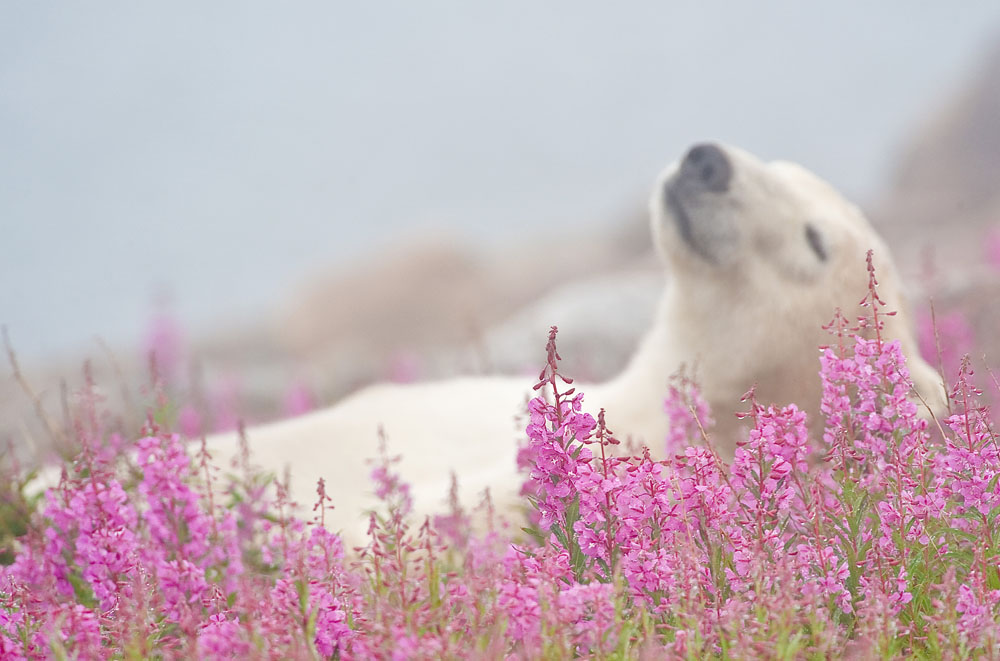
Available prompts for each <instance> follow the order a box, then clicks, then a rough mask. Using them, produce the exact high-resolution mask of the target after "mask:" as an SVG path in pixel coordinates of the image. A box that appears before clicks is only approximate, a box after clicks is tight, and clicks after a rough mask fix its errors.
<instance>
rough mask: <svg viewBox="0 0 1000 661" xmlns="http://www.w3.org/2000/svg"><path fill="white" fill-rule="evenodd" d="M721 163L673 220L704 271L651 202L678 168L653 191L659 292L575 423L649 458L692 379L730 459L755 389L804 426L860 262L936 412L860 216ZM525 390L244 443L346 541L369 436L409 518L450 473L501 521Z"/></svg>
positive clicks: (366, 466) (355, 522) (738, 155)
mask: <svg viewBox="0 0 1000 661" xmlns="http://www.w3.org/2000/svg"><path fill="white" fill-rule="evenodd" d="M724 149H725V152H726V154H727V155H728V157H729V159H730V162H731V163H732V166H733V175H732V181H731V184H730V186H729V190H728V192H726V193H722V194H707V195H704V196H701V197H698V198H693V199H690V200H688V204H687V205H686V206H685V210H686V213H687V214H688V216H689V217H690V218H691V219H692V221H694V229H693V232H694V234H695V239H696V240H697V241H698V243H699V245H700V246H701V248H702V249H703V251H704V252H705V253H706V254H708V255H710V256H711V257H712V259H711V260H710V259H706V257H705V255H704V254H696V252H694V251H692V250H691V246H690V245H689V244H688V243H687V242H685V241H684V239H683V238H682V236H681V235H680V233H679V231H678V227H677V223H676V222H675V221H676V219H675V218H674V217H673V215H672V213H671V211H670V210H669V209H668V207H667V205H666V204H665V203H664V193H663V191H664V186H665V185H667V183H668V182H670V181H671V178H672V177H674V176H675V173H676V172H677V167H676V166H673V167H671V168H668V169H667V171H666V172H665V173H664V174H663V175H662V177H661V179H660V180H659V182H658V183H657V185H656V187H655V189H654V192H653V195H652V199H651V221H652V231H653V237H654V240H655V242H656V244H657V247H658V249H659V250H660V252H661V254H662V255H663V257H664V259H665V262H666V265H667V272H668V277H667V284H666V288H665V291H664V294H663V297H662V299H661V302H660V304H659V308H658V312H657V315H656V320H655V323H654V325H653V328H652V329H651V330H650V331H649V332H648V334H647V335H646V337H645V339H644V340H643V341H642V343H641V344H640V346H639V348H638V350H637V351H636V353H635V355H634V356H633V358H632V360H631V361H630V363H629V365H628V367H627V368H626V369H625V370H624V372H623V373H622V374H621V375H620V376H618V377H617V378H615V379H613V380H611V381H610V382H607V383H604V384H599V385H579V386H578V387H579V388H580V389H581V390H582V391H583V392H585V393H586V400H585V401H586V403H587V405H588V410H591V411H592V412H594V413H596V411H597V408H598V407H604V408H605V409H606V410H607V419H608V424H609V426H610V427H611V428H612V429H613V430H614V431H615V432H616V433H617V435H618V436H619V437H621V438H624V437H627V436H631V437H632V438H634V439H635V440H637V441H641V442H644V443H647V444H649V445H650V447H651V449H652V450H653V452H654V454H657V453H658V450H660V448H661V446H662V442H663V438H664V437H665V435H666V431H667V422H666V418H665V415H664V414H663V399H664V395H665V392H666V384H667V380H668V377H669V376H670V375H671V374H673V373H675V372H676V371H677V370H678V369H679V368H680V367H681V366H682V365H683V364H687V365H691V364H694V365H696V370H697V375H698V379H699V381H700V383H701V387H702V392H703V394H704V396H705V397H706V399H707V400H708V401H709V403H710V404H711V405H712V407H713V411H714V414H715V417H716V419H717V420H718V421H719V427H718V431H717V433H716V437H715V442H716V444H717V445H718V446H720V448H721V450H722V451H723V452H724V453H730V452H731V451H732V447H733V444H734V439H735V438H736V433H737V429H738V425H739V423H737V421H736V420H735V418H734V416H733V415H732V412H733V411H735V410H737V409H738V408H739V406H740V404H739V398H740V396H741V395H742V394H743V393H744V392H745V391H746V390H747V389H748V388H749V387H750V386H751V385H752V384H754V383H756V384H757V396H758V399H759V400H760V401H762V402H772V401H773V402H777V403H787V402H791V401H795V402H797V403H799V405H800V406H803V407H805V408H806V409H807V410H808V411H809V413H810V414H811V415H812V416H813V418H814V419H815V418H816V417H818V406H819V379H818V376H817V372H818V368H819V363H818V351H817V346H818V345H820V344H824V343H829V342H830V337H829V336H828V335H827V334H826V333H825V331H823V330H821V328H820V327H821V325H823V324H825V323H828V322H829V321H830V320H831V318H832V317H833V314H834V309H835V308H836V307H838V306H839V307H840V308H842V309H843V310H844V311H845V314H847V315H848V317H849V318H853V317H855V316H856V315H857V314H859V313H860V311H859V309H858V307H857V306H858V302H859V301H860V300H861V299H862V297H863V296H864V294H865V292H866V290H867V289H866V287H867V272H866V269H865V253H866V251H867V250H868V249H873V250H874V251H875V262H876V268H877V274H878V277H879V281H880V284H881V286H880V290H879V291H880V294H881V296H882V298H883V299H884V300H885V301H887V303H888V305H889V307H890V308H891V309H895V310H898V311H899V314H898V315H897V316H895V317H891V318H887V327H886V331H885V332H886V335H887V336H889V337H893V338H899V339H901V340H902V342H903V348H904V351H905V352H906V354H907V356H908V358H909V361H910V368H911V372H912V373H913V375H914V379H915V382H916V384H917V387H918V389H919V390H920V391H921V393H922V395H923V396H924V397H925V398H926V399H929V400H931V402H932V404H933V405H934V406H940V404H941V403H942V402H943V395H942V392H941V386H940V381H939V379H938V377H937V375H936V374H935V373H934V371H933V370H932V369H931V368H930V367H929V366H927V365H926V363H924V362H923V361H922V360H920V359H919V358H918V357H917V353H916V344H915V342H914V339H913V335H912V332H911V330H910V327H909V321H908V319H907V315H906V310H905V305H904V301H903V298H902V295H901V288H900V283H899V282H898V276H897V274H896V270H895V267H894V266H893V263H892V260H891V257H890V255H889V252H888V250H887V249H886V247H885V246H884V245H883V243H882V242H881V240H880V239H879V238H878V237H877V236H876V234H875V232H874V231H873V230H872V228H871V226H870V225H869V224H868V222H867V221H866V220H865V218H864V217H863V215H862V214H861V213H860V212H859V211H858V209H856V208H855V207H854V206H853V205H851V204H850V203H848V202H847V201H846V200H844V199H843V198H842V197H841V196H840V195H839V194H838V193H837V192H836V191H835V190H834V189H833V188H831V187H830V186H829V185H828V184H826V183H825V182H823V181H821V180H820V179H818V178H817V177H815V176H814V175H812V174H811V173H809V172H808V171H806V170H804V169H803V168H801V167H799V166H796V165H793V164H790V163H784V162H773V163H763V162H761V161H759V160H757V159H756V158H754V157H753V156H751V155H749V154H747V153H745V152H742V151H740V150H738V149H734V148H731V147H726V148H724ZM807 223H810V224H812V226H813V227H814V228H815V230H816V231H817V232H818V233H819V235H820V237H821V240H822V242H823V246H824V248H825V250H826V252H827V253H828V258H827V259H826V260H821V259H819V258H818V256H817V254H816V253H815V251H814V250H813V249H812V248H811V247H810V245H809V243H808V242H807V241H806V238H805V231H806V230H805V227H806V224H807ZM544 339H545V338H542V337H540V338H538V342H539V345H540V346H541V345H542V343H543V342H544ZM531 385H532V381H531V379H526V378H516V377H498V378H461V379H452V380H447V381H441V382H434V383H423V384H416V385H400V386H395V385H376V386H373V387H370V388H367V389H365V390H362V391H360V392H358V393H356V394H355V395H353V396H351V397H348V398H347V399H345V400H343V401H341V402H340V403H339V404H337V405H335V406H333V407H331V408H328V409H326V410H322V411H318V412H315V413H312V414H309V415H306V416H302V417H300V418H296V419H292V420H287V421H283V422H278V423H275V424H270V425H264V426H261V427H256V428H252V429H250V430H248V432H247V437H248V440H249V443H250V447H251V450H252V453H253V455H252V457H253V462H254V463H256V464H259V465H261V466H263V467H264V468H267V469H269V470H272V471H274V472H276V473H279V474H280V473H282V472H283V470H284V469H285V467H286V466H287V467H288V468H289V469H290V473H291V487H292V495H293V497H294V498H295V499H296V500H298V501H299V502H301V503H302V504H304V505H307V504H310V503H312V502H314V500H315V486H316V481H317V480H318V478H320V477H324V478H325V479H326V484H327V490H328V492H329V493H330V494H331V495H332V497H333V504H334V505H335V508H336V509H335V510H334V512H333V527H334V528H335V529H337V528H342V529H344V531H345V532H346V533H348V535H349V536H350V537H355V538H357V537H358V536H360V533H361V531H363V530H364V527H365V525H366V524H365V522H366V520H367V519H366V517H365V516H364V515H363V511H364V510H365V509H368V508H371V507H373V506H374V505H375V501H374V498H373V496H372V492H373V486H372V483H371V481H370V478H369V475H370V472H371V464H370V463H368V461H367V460H368V459H369V458H371V457H374V456H376V454H377V447H378V429H379V427H380V426H381V427H383V428H384V431H385V435H386V437H387V438H388V442H389V453H390V454H391V455H396V454H401V455H402V457H403V459H402V463H401V464H399V466H398V470H399V471H400V472H401V473H402V475H403V478H404V479H405V480H407V481H408V482H410V483H411V484H412V487H413V496H414V503H415V510H416V512H417V514H419V515H423V514H426V513H430V512H434V511H440V510H442V509H443V504H444V501H445V496H446V494H447V491H448V485H449V479H450V477H449V476H450V473H451V472H452V471H454V472H455V473H456V474H457V477H458V481H459V485H460V488H461V489H460V495H461V497H462V499H463V501H464V503H465V504H466V505H469V504H474V503H475V502H477V501H478V497H479V495H480V494H481V492H482V491H483V490H484V489H485V488H487V487H489V488H490V489H491V492H492V495H493V498H494V500H495V502H496V503H497V504H498V506H499V507H501V508H505V507H507V506H509V505H511V504H512V503H514V502H515V501H516V499H517V497H516V492H517V488H518V482H519V481H518V477H517V474H516V472H515V455H516V439H517V438H519V436H520V435H521V434H522V433H523V432H522V431H521V429H523V421H522V426H521V427H520V428H519V427H518V426H517V425H516V424H515V416H516V415H517V414H518V413H519V412H520V411H522V410H523V404H524V402H525V401H526V399H527V398H528V397H530V396H531V394H532V393H531ZM209 448H210V450H211V451H213V453H214V454H215V455H216V456H217V457H221V458H222V459H223V460H225V459H228V458H229V457H231V456H233V455H234V454H235V453H236V452H237V439H236V437H235V434H224V435H220V436H215V437H212V438H210V439H209ZM661 453H662V452H661ZM327 520H328V521H330V517H329V516H328V519H327Z"/></svg>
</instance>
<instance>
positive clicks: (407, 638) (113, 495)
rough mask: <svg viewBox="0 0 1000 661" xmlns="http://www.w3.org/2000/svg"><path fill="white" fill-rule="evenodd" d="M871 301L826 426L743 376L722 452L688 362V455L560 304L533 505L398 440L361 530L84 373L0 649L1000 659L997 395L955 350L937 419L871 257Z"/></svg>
mask: <svg viewBox="0 0 1000 661" xmlns="http://www.w3.org/2000/svg"><path fill="white" fill-rule="evenodd" d="M866 308H867V312H868V316H867V317H865V318H862V319H860V320H859V322H858V323H854V322H851V321H850V320H848V319H846V318H844V316H843V315H841V314H839V313H838V314H837V316H836V317H835V318H834V320H833V322H832V323H831V324H830V333H831V342H830V345H829V346H828V347H826V348H824V349H823V351H822V353H821V358H820V378H821V379H822V385H823V399H822V411H823V413H824V416H825V425H823V426H819V425H817V426H816V427H815V428H817V429H819V428H821V429H822V435H821V437H815V438H810V435H809V433H808V432H807V426H806V419H805V414H804V413H803V412H802V411H800V410H799V409H798V408H797V407H796V406H795V405H794V404H792V405H789V406H787V407H784V408H778V407H774V406H768V405H765V404H763V403H759V402H757V401H756V399H755V397H754V395H753V392H750V393H748V394H747V398H746V400H745V409H746V413H745V415H746V416H747V417H748V418H749V419H750V420H749V421H748V422H749V423H751V426H752V430H751V431H750V433H749V435H748V437H747V438H746V440H745V442H744V443H742V445H741V446H740V447H739V448H738V449H737V451H736V455H735V458H734V460H733V461H732V462H731V463H726V462H724V461H722V460H721V459H720V458H719V456H718V455H717V454H716V453H715V452H714V451H713V449H712V446H711V442H710V439H711V437H712V433H711V418H710V414H709V411H708V410H707V407H706V406H705V405H704V403H703V402H702V401H701V399H700V398H699V396H698V392H697V389H696V387H695V386H694V385H693V384H692V383H690V382H688V381H686V380H683V379H675V380H674V381H673V386H672V387H671V389H670V393H669V396H668V398H667V400H666V402H665V408H666V413H665V414H666V415H669V416H670V417H671V418H672V420H673V426H672V432H671V437H670V438H669V439H665V442H667V443H668V448H669V449H670V453H669V454H670V456H671V457H672V458H671V459H669V460H667V461H654V460H652V459H651V458H650V456H649V453H648V452H644V453H639V454H638V455H636V456H624V455H626V454H627V453H626V452H624V451H623V450H622V447H621V445H620V444H618V441H617V440H615V438H614V435H613V432H612V429H613V427H614V420H607V421H606V420H604V417H603V415H602V414H600V413H599V412H596V411H595V412H592V413H593V414H591V413H588V412H585V411H586V399H585V395H584V393H582V392H576V391H575V390H574V389H573V387H572V385H571V381H570V379H568V378H565V377H564V376H563V375H562V374H561V373H559V371H558V369H559V368H558V354H557V353H556V345H555V337H556V334H555V329H554V328H553V330H552V333H551V335H550V338H549V343H548V361H547V364H546V366H545V368H544V371H543V372H542V374H541V377H540V379H539V382H538V385H537V387H536V389H537V390H538V391H539V396H538V397H537V398H536V399H534V400H532V401H531V403H530V405H529V421H528V424H527V428H526V430H525V439H524V445H523V450H522V452H521V453H520V458H519V461H520V462H521V463H522V464H523V468H524V475H525V484H524V493H525V498H524V504H525V508H524V509H525V512H524V514H523V515H522V516H521V517H520V518H517V517H515V518H514V519H512V520H510V521H507V520H505V518H504V517H505V516H507V515H509V514H510V513H508V512H493V511H492V509H491V507H490V503H489V499H488V497H486V498H484V501H483V503H480V504H478V505H476V506H475V507H472V508H470V507H469V504H459V503H457V502H454V500H453V501H452V505H451V507H450V509H449V508H444V507H443V508H442V509H443V510H445V511H443V512H442V514H441V516H439V517H435V518H433V519H432V520H428V521H414V520H411V519H410V518H408V516H407V514H408V507H409V505H408V487H407V485H406V484H405V483H404V482H403V481H401V480H400V479H399V476H398V475H396V474H395V473H394V466H393V463H394V462H393V460H392V457H391V456H390V454H391V453H389V454H384V455H383V456H382V457H381V459H379V460H377V461H376V462H375V463H373V471H372V480H373V486H372V488H373V489H374V490H376V491H377V493H378V495H379V496H380V498H381V501H382V503H383V506H382V508H381V509H380V511H377V512H373V513H372V514H371V525H370V530H369V536H368V540H367V544H366V545H365V546H364V547H362V548H357V549H349V548H345V547H344V544H343V543H342V541H341V540H340V538H339V537H338V536H337V534H336V532H335V531H331V530H328V529H326V528H325V527H324V513H325V511H326V510H327V509H328V508H330V507H336V505H337V503H336V498H332V499H331V498H330V497H328V496H327V494H326V489H325V487H324V485H323V484H322V483H321V484H319V485H317V486H318V488H317V496H316V504H315V506H314V507H313V508H312V511H293V509H292V508H291V507H290V506H289V503H288V502H287V498H285V497H284V496H283V494H282V489H281V488H280V486H278V487H277V488H275V487H274V483H273V481H272V480H271V479H270V477H269V476H265V475H262V474H259V473H256V472H255V471H254V470H253V469H252V462H253V459H252V455H250V456H244V459H243V461H242V462H241V465H239V466H234V467H229V466H227V467H223V469H222V470H220V469H218V468H217V467H215V466H213V465H212V461H211V457H209V456H208V455H207V453H206V452H205V451H204V446H201V447H199V445H198V444H197V443H192V444H190V445H185V444H184V443H183V442H182V441H181V440H180V436H179V435H178V434H176V433H174V432H173V429H174V426H175V425H178V424H179V420H178V418H180V417H182V416H179V415H178V413H177V411H178V409H177V408H175V407H174V406H172V405H171V403H170V402H168V401H164V400H163V398H160V400H159V405H160V408H159V409H157V410H156V411H153V412H151V413H150V415H149V422H148V423H147V425H146V429H145V431H144V433H143V435H142V437H141V438H139V439H128V438H123V437H121V436H120V435H116V434H108V433H104V432H103V431H102V417H101V415H100V411H99V402H98V400H97V399H96V397H91V398H90V399H87V398H86V397H84V399H83V401H84V402H85V403H86V405H85V406H83V407H82V408H81V411H82V414H79V415H77V417H76V418H75V419H74V425H73V430H74V435H75V440H76V441H77V442H78V444H79V447H80V448H81V449H80V452H79V455H78V456H77V457H76V458H75V459H74V460H73V461H72V463H71V464H69V463H68V464H67V467H66V470H65V472H64V475H63V477H62V479H61V481H60V483H59V485H58V487H56V488H53V489H50V490H49V491H48V492H47V493H45V494H44V496H41V497H31V496H27V495H25V494H28V493H30V488H25V485H26V483H27V482H28V480H29V476H28V475H25V474H23V473H19V472H16V470H15V469H13V468H11V469H8V471H9V474H8V475H7V476H6V479H4V480H3V481H2V484H3V489H4V491H3V501H2V505H0V506H2V510H0V544H2V545H3V547H4V549H3V555H2V556H0V560H2V562H3V565H2V566H0V657H2V658H4V659H22V658H29V659H34V658H58V659H66V658H81V659H84V658H88V659H89V658H124V659H145V658H150V657H155V658H200V659H216V658H226V659H229V658H234V659H236V658H238V659H244V658H274V659H278V658H281V659H286V658H291V659H314V658H324V659H326V658H341V659H349V658H350V659H366V658H384V659H416V658H424V659H438V658H458V657H464V658H469V657H471V658H500V657H505V658H524V659H527V658H557V659H562V658H576V657H588V658H600V659H604V658H607V659H619V658H639V659H642V658H650V659H652V658H657V659H658V658H685V659H701V658H767V659H773V658H810V657H812V658H826V657H830V656H835V657H838V656H843V657H849V658H904V657H905V658H909V657H911V656H916V657H928V658H966V657H975V656H983V657H989V658H993V657H995V656H997V655H998V654H1000V627H998V619H997V613H998V602H1000V573H998V553H997V547H998V544H1000V535H998V532H1000V530H998V528H1000V525H998V520H997V519H998V514H1000V485H998V480H1000V446H998V439H997V435H996V432H995V431H994V424H993V421H992V418H991V416H990V413H989V410H988V408H987V407H986V405H985V403H984V401H983V393H981V392H980V391H979V390H978V389H977V388H976V386H975V385H974V384H975V383H976V379H975V378H974V375H973V373H972V370H971V369H970V367H969V361H968V360H965V361H963V362H962V363H961V367H960V369H958V371H957V375H956V376H954V378H952V379H951V380H952V383H951V385H950V388H951V391H950V392H951V414H950V416H949V417H947V419H944V420H931V421H930V422H928V421H927V420H926V419H925V417H926V416H923V417H922V416H921V412H920V406H919V404H914V403H912V402H911V401H910V400H909V399H908V395H909V394H910V392H911V388H910V383H909V379H908V375H907V369H906V365H905V364H904V359H903V355H902V353H901V351H900V347H899V345H898V343H896V342H890V341H886V340H884V339H883V338H882V337H881V336H880V334H879V332H878V329H879V326H880V323H879V318H880V316H882V315H885V314H888V313H889V312H888V311H885V310H882V309H880V301H879V300H878V297H877V293H876V288H875V283H874V282H873V283H872V286H871V288H870V291H869V295H868V297H867V298H866ZM938 344H940V342H939V343H938ZM944 349H945V351H947V350H948V347H947V346H946V347H944ZM938 351H939V353H940V351H941V350H940V349H939V350H938ZM984 381H986V382H987V383H989V384H990V385H989V388H990V389H991V390H992V389H993V388H997V389H998V390H1000V384H998V383H997V380H996V379H995V378H993V377H992V375H988V378H986V379H984ZM469 433H470V438H471V437H474V435H475V430H474V429H470V430H469ZM390 443H391V439H390ZM389 449H390V450H391V447H390V448H389ZM458 479H461V476H459V478H458ZM442 497H444V495H442ZM463 505H464V506H465V509H463Z"/></svg>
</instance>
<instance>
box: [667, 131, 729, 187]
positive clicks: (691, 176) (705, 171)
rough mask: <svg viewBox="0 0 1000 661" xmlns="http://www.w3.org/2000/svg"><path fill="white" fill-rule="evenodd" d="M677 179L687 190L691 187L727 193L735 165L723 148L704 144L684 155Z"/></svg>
mask: <svg viewBox="0 0 1000 661" xmlns="http://www.w3.org/2000/svg"><path fill="white" fill-rule="evenodd" d="M677 178H678V183H679V184H681V185H683V186H684V187H685V188H686V187H689V186H690V187H692V188H694V187H698V188H703V189H705V190H708V191H711V192H713V193H725V192H726V191H727V190H729V182H730V181H731V180H732V178H733V165H732V163H731V162H730V160H729V157H728V156H727V155H726V152H724V151H723V150H722V148H721V147H719V146H718V145H713V144H711V143H703V144H699V145H695V146H694V147H691V149H689V150H688V152H687V154H685V155H684V160H683V161H681V167H680V171H679V172H678V173H677Z"/></svg>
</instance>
